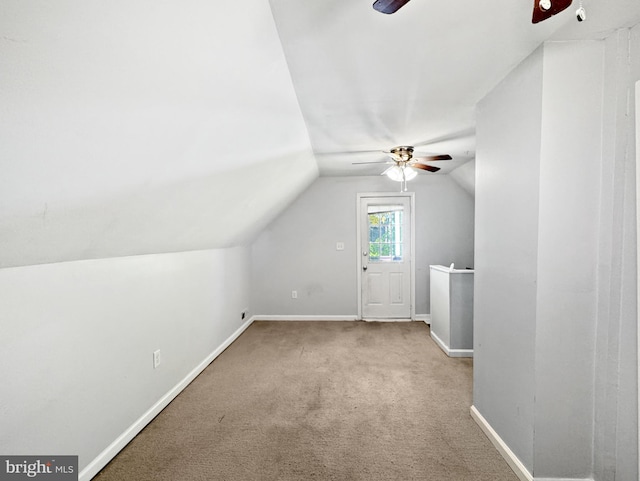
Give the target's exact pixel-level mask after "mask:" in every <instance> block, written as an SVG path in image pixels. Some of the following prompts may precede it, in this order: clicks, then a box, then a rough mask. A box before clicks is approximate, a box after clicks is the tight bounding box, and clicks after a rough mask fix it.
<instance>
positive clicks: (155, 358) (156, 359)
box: [153, 349, 160, 369]
mask: <svg viewBox="0 0 640 481" xmlns="http://www.w3.org/2000/svg"><path fill="white" fill-rule="evenodd" d="M159 365H160V349H158V350H156V351H153V368H154V369H156V368H157V367H158V366H159Z"/></svg>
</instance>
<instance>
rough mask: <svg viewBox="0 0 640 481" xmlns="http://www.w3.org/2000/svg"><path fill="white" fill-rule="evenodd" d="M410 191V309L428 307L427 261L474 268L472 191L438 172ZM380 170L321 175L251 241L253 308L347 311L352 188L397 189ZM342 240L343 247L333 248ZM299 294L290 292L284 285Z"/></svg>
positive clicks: (352, 274)
mask: <svg viewBox="0 0 640 481" xmlns="http://www.w3.org/2000/svg"><path fill="white" fill-rule="evenodd" d="M408 186H409V190H410V191H415V193H416V216H415V217H416V298H417V300H416V313H417V314H418V315H420V314H428V313H429V299H428V297H429V265H431V264H444V265H449V264H451V263H452V262H455V264H456V266H457V267H459V268H465V267H473V228H474V227H473V208H474V202H473V198H472V197H471V196H470V195H469V194H468V193H467V192H465V191H464V190H463V189H462V188H461V187H460V186H459V185H458V184H457V183H456V182H454V181H453V180H452V179H451V178H449V177H448V176H443V175H431V176H430V175H420V176H419V177H418V178H417V179H415V180H413V181H411V182H409V183H408ZM398 190H399V184H397V183H395V182H392V181H390V180H389V179H387V178H386V177H380V176H378V177H320V178H319V179H318V180H317V181H316V182H315V183H314V184H313V185H312V186H311V187H310V188H309V189H308V190H307V191H305V192H304V193H303V194H302V195H301V196H300V197H299V198H298V199H297V200H296V201H295V202H294V203H293V204H292V205H291V206H290V207H289V208H287V209H286V210H285V211H284V212H283V213H282V214H281V215H280V216H279V217H278V218H277V219H276V220H275V221H274V222H272V223H271V224H270V225H269V226H268V227H267V228H266V229H265V230H264V231H263V232H262V233H261V234H260V236H259V237H258V238H257V239H256V241H255V242H254V244H253V247H252V291H253V295H254V298H253V299H254V305H253V308H254V312H255V313H256V314H265V315H278V314H281V315H284V314H286V315H350V316H355V315H356V314H357V311H358V307H357V291H356V288H357V264H356V262H357V257H356V256H357V255H358V250H359V249H357V246H356V210H357V209H356V194H357V193H364V192H389V191H398ZM336 242H344V244H345V249H344V251H336ZM292 290H297V291H298V298H297V299H291V291H292Z"/></svg>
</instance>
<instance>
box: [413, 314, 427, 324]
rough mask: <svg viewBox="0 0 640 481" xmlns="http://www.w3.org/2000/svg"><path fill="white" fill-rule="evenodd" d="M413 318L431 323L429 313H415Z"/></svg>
mask: <svg viewBox="0 0 640 481" xmlns="http://www.w3.org/2000/svg"><path fill="white" fill-rule="evenodd" d="M414 320H415V321H420V322H424V323H425V324H429V325H431V314H416V315H415V317H414Z"/></svg>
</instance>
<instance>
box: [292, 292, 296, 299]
mask: <svg viewBox="0 0 640 481" xmlns="http://www.w3.org/2000/svg"><path fill="white" fill-rule="evenodd" d="M297 298H298V291H291V299H297Z"/></svg>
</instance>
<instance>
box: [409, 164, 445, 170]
mask: <svg viewBox="0 0 640 481" xmlns="http://www.w3.org/2000/svg"><path fill="white" fill-rule="evenodd" d="M411 167H413V168H414V169H420V170H428V171H429V172H438V171H439V170H440V167H434V166H433V165H424V164H411Z"/></svg>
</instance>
